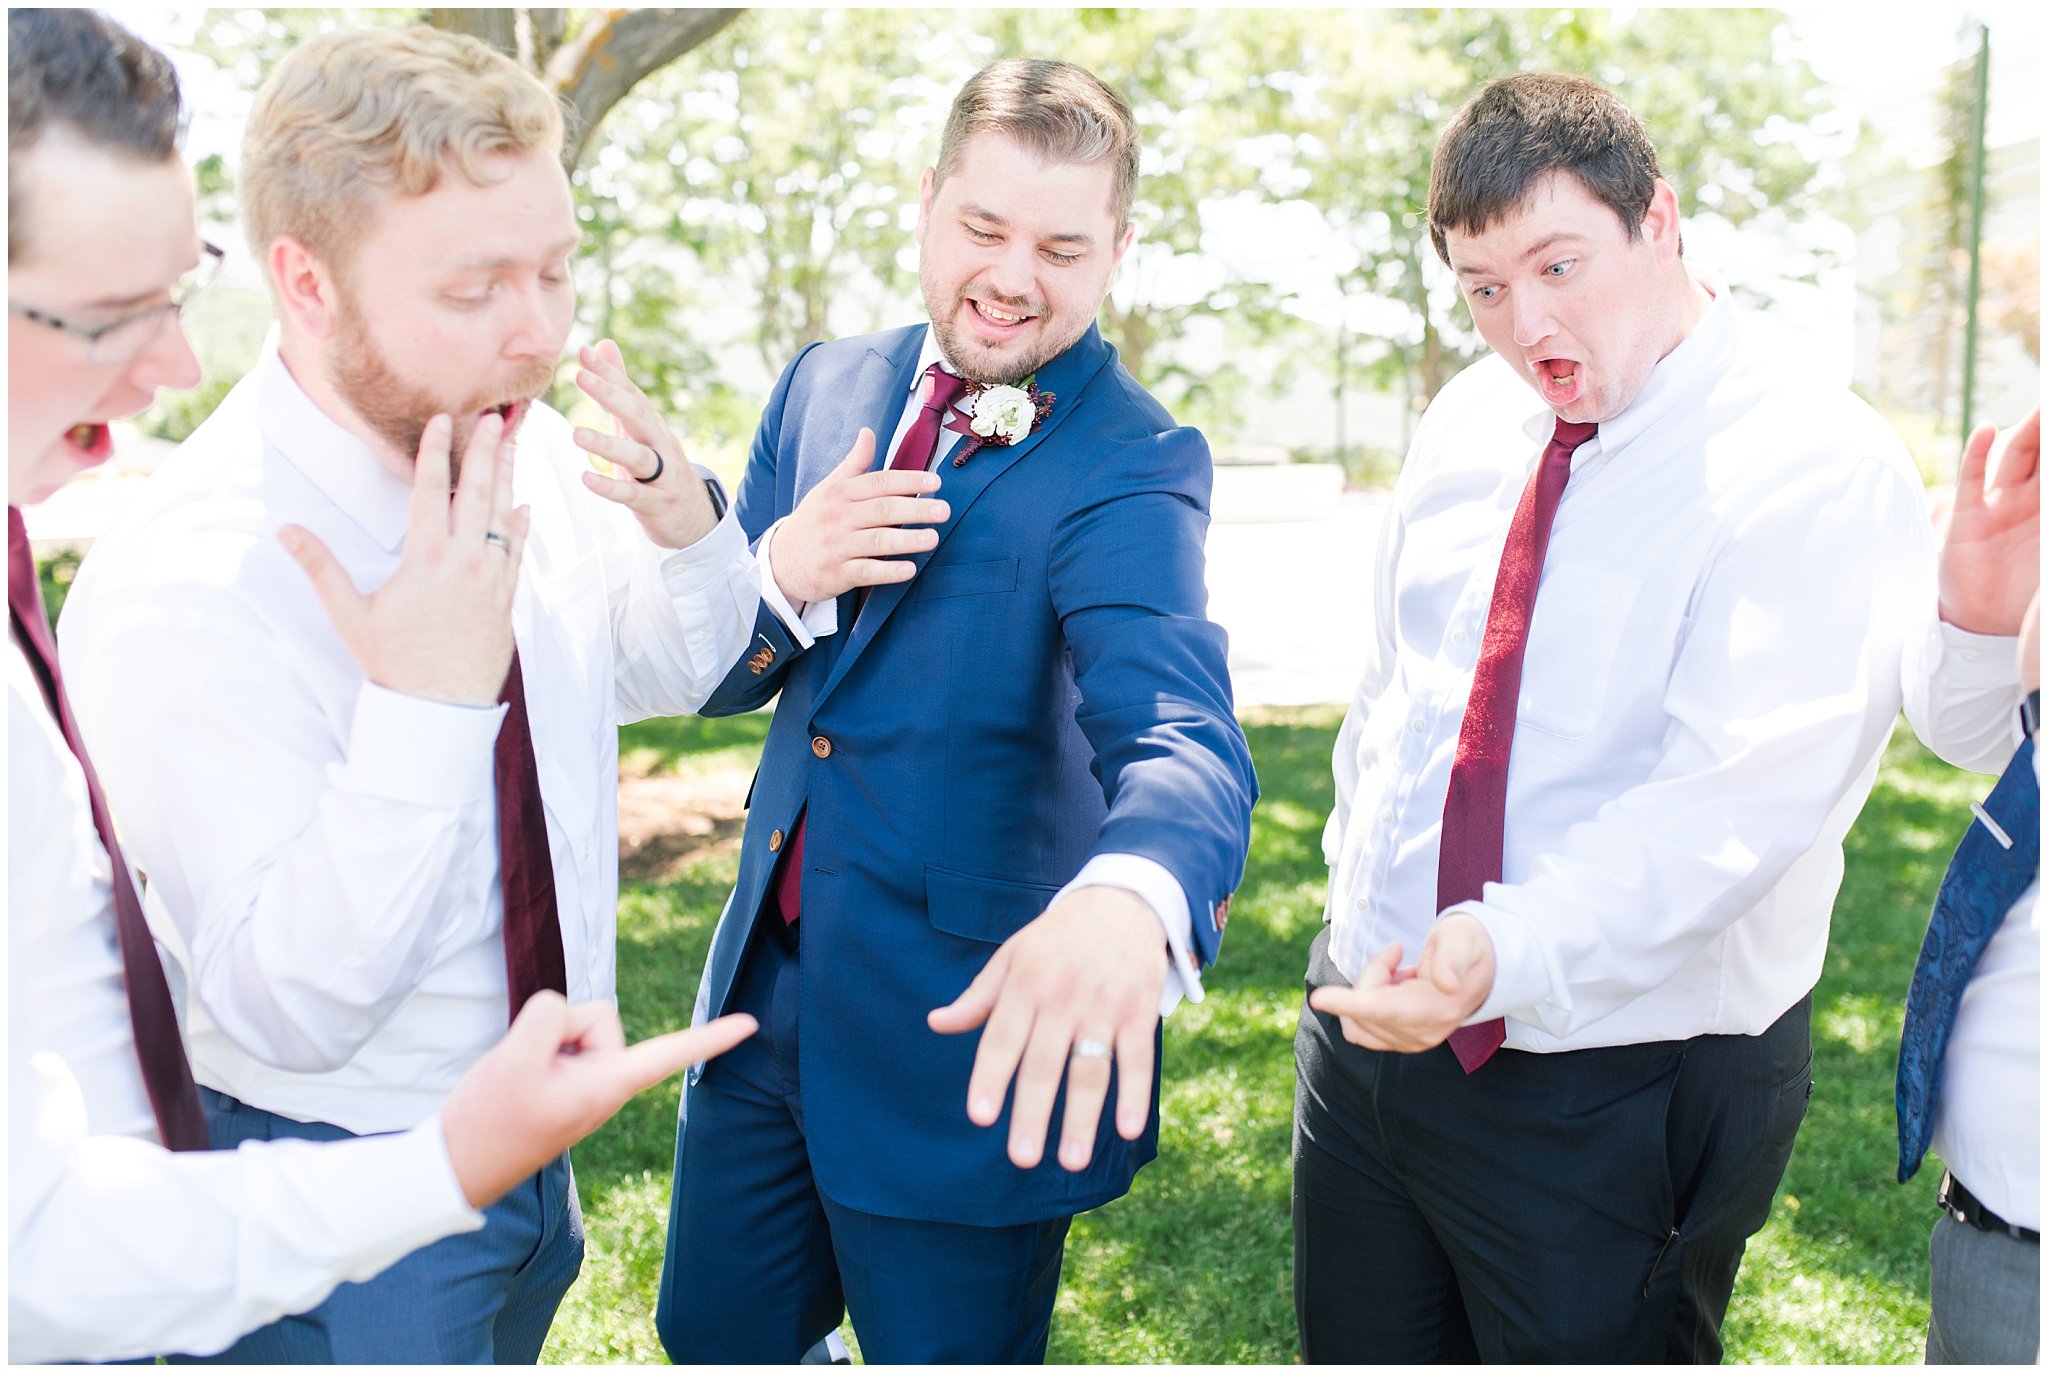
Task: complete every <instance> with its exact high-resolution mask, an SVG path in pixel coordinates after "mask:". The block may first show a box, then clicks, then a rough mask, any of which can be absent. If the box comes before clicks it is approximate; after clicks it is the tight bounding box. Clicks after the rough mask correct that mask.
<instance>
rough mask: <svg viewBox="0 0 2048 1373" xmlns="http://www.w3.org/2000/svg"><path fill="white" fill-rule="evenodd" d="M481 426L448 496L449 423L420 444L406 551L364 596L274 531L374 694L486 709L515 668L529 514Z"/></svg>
mask: <svg viewBox="0 0 2048 1373" xmlns="http://www.w3.org/2000/svg"><path fill="white" fill-rule="evenodd" d="M504 428H505V426H504V422H503V421H502V420H500V419H499V418H498V417H497V416H496V415H494V414H492V415H485V416H484V417H483V418H482V419H481V420H479V421H478V422H477V425H476V428H475V430H474V431H473V432H472V433H471V435H470V439H469V446H468V448H467V449H465V450H464V452H463V455H462V477H461V480H460V481H459V482H458V483H457V485H456V487H455V498H454V500H453V501H451V500H450V499H449V497H448V471H449V452H448V448H449V442H450V433H451V430H452V426H451V424H450V422H449V419H448V416H446V415H436V416H434V418H433V419H432V420H431V421H429V422H428V424H427V427H426V431H425V432H424V433H423V434H422V435H421V436H420V451H419V458H418V461H417V463H416V464H415V465H414V468H413V479H412V504H411V513H410V515H409V517H408V521H407V524H406V533H405V552H404V553H403V554H402V555H401V556H400V558H399V562H398V570H397V571H396V572H394V573H392V574H391V578H390V580H388V581H386V582H385V583H384V585H383V586H381V587H379V588H378V589H377V590H375V591H373V592H371V593H370V594H369V595H367V596H365V595H363V594H361V593H360V592H358V591H357V590H356V588H355V584H354V583H353V582H351V581H350V580H349V576H348V573H347V572H346V571H345V570H343V568H342V566H341V564H340V563H339V562H337V561H336V560H335V557H334V555H333V554H332V553H330V552H328V550H327V546H326V545H325V544H323V543H321V542H320V540H319V539H318V538H316V537H314V535H313V534H312V533H311V532H310V531H308V530H306V529H303V528H301V527H300V526H298V525H295V524H288V525H286V526H284V527H283V528H282V529H280V530H278V532H277V537H278V541H279V542H280V543H282V544H283V545H284V546H285V550H286V551H287V552H289V553H290V554H291V555H292V557H293V558H294V559H296V560H297V561H298V564H299V566H300V567H302V568H304V569H305V570H306V575H307V576H308V577H310V578H311V579H312V581H313V591H314V593H315V594H316V595H318V596H319V598H320V603H321V604H322V605H323V606H325V607H326V608H327V618H328V619H329V620H330V621H332V622H333V624H334V629H335V632H336V633H337V634H339V635H340V636H341V641H342V642H343V643H344V644H346V645H348V651H349V653H350V655H351V656H353V657H354V658H355V660H356V664H357V666H359V667H360V668H362V670H363V675H364V676H365V677H367V678H369V679H370V680H371V681H373V682H375V683H376V684H377V685H379V686H382V687H388V688H390V689H391V690H393V691H400V692H404V693H405V694H407V695H409V696H423V697H426V698H428V699H430V700H436V701H449V702H453V703H455V704H457V705H469V706H487V705H491V704H494V703H495V702H496V701H497V699H498V693H499V691H500V690H501V689H503V687H504V685H505V673H506V670H507V669H508V668H510V667H511V665H512V593H513V592H514V591H515V590H516V589H517V588H518V585H519V558H520V555H521V554H522V553H523V552H524V551H525V549H526V530H527V525H528V522H529V517H530V516H529V512H528V511H527V510H526V509H525V508H524V507H521V508H519V509H517V510H515V509H513V508H512V447H511V445H510V444H507V443H505V442H504V441H503V440H504Z"/></svg>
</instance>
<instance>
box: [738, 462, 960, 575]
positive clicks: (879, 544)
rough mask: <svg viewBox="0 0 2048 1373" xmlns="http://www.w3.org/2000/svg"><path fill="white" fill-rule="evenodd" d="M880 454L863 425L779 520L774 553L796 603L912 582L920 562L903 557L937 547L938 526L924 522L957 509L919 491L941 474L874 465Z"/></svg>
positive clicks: (928, 489) (932, 487) (935, 484)
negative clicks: (844, 451)
mask: <svg viewBox="0 0 2048 1373" xmlns="http://www.w3.org/2000/svg"><path fill="white" fill-rule="evenodd" d="M874 461H875V435H874V431H873V430H869V429H863V430H861V431H860V437H859V438H857V439H855V440H854V443H853V447H852V448H851V449H850V450H849V451H848V452H847V454H846V457H845V458H844V459H843V460H842V461H841V462H840V464H839V466H837V467H836V468H834V469H833V470H832V474H831V475H830V476H828V477H826V478H825V480H823V481H821V482H819V483H818V484H817V485H816V486H814V487H812V488H811V489H810V490H809V491H807V492H805V493H804V498H803V499H802V500H801V501H799V502H798V503H797V507H796V509H795V510H792V511H791V512H790V513H789V517H788V518H787V519H785V520H783V521H782V523H781V524H780V525H778V526H776V530H775V537H774V539H773V540H772V541H771V542H770V545H769V553H768V561H769V564H770V567H771V570H772V571H773V572H774V574H775V585H776V586H777V587H779V588H781V590H782V594H783V595H784V596H786V597H787V598H788V599H789V602H790V604H791V605H793V606H796V607H798V608H801V607H803V606H805V605H808V604H810V603H811V602H812V601H829V600H831V599H832V598H833V597H834V596H838V595H840V594H842V593H844V592H848V591H851V590H853V589H854V588H855V587H857V586H886V585H888V584H889V583H891V582H907V581H909V580H910V578H911V576H912V575H913V574H914V573H915V572H916V571H917V566H916V564H914V563H909V562H905V561H904V558H905V557H906V556H907V555H908V554H912V553H923V552H925V551H927V550H929V549H933V548H936V547H938V544H939V535H938V531H936V530H933V529H926V528H922V527H920V526H924V525H933V524H944V523H945V522H946V519H947V517H948V516H950V515H951V514H952V513H953V512H952V509H951V508H950V507H949V506H948V505H947V504H946V503H945V502H944V501H942V500H938V499H935V498H934V499H920V498H921V497H930V496H931V493H932V492H934V491H937V490H938V489H939V479H938V477H936V476H935V475H933V474H932V473H930V472H918V471H895V470H892V469H889V468H884V469H882V470H881V471H879V472H870V471H869V470H868V469H869V468H870V467H872V466H873V465H874ZM906 525H907V526H911V527H910V528H905V527H904V526H906Z"/></svg>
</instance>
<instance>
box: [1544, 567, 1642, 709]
mask: <svg viewBox="0 0 2048 1373" xmlns="http://www.w3.org/2000/svg"><path fill="white" fill-rule="evenodd" d="M1640 588H1641V583H1639V582H1637V581H1636V580H1635V579H1633V578H1631V577H1623V576H1620V575H1618V574H1616V573H1613V572H1602V571H1599V570H1598V569H1595V568H1591V567H1584V566H1581V565H1580V564H1578V563H1558V564H1556V565H1555V566H1552V567H1549V568H1546V569H1545V570H1544V574H1543V586H1542V589H1541V590H1540V591H1539V592H1538V593H1537V597H1536V613H1535V615H1534V616H1533V617H1532V619H1531V621H1530V624H1529V646H1528V650H1527V652H1526V653H1525V654H1524V655H1523V658H1522V696H1521V702H1520V705H1519V706H1518V708H1517V711H1516V716H1515V720H1516V723H1517V725H1527V726H1529V727H1530V728H1532V729H1539V730H1542V731H1543V732H1544V733H1546V734H1552V735H1555V736H1557V737H1558V738H1560V739H1583V738H1585V737H1586V736H1587V735H1588V734H1590V733H1592V732H1593V728H1594V726H1595V725H1597V724H1598V723H1599V721H1600V713H1601V710H1602V709H1603V708H1604V706H1605V705H1606V702H1607V700H1608V697H1609V695H1610V693H1611V692H1612V690H1613V679H1614V671H1615V665H1616V663H1617V662H1618V661H1619V659H1620V656H1621V640H1622V636H1623V634H1624V633H1625V632H1626V630H1627V628H1628V619H1629V612H1630V611H1632V610H1633V609H1634V608H1635V603H1636V593H1637V591H1638V590H1639V589H1640Z"/></svg>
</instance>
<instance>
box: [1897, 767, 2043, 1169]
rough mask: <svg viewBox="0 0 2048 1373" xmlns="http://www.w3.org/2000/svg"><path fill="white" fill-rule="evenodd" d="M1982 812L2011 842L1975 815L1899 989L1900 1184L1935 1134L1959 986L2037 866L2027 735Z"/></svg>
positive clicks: (2036, 816) (2034, 784)
mask: <svg viewBox="0 0 2048 1373" xmlns="http://www.w3.org/2000/svg"><path fill="white" fill-rule="evenodd" d="M1984 810H1985V812H1986V813H1987V814H1989V815H1990V816H1991V818H1992V820H1994V821H1995V822H1996V823H1997V824H1998V826H1999V828H2001V829H2003V830H2004V831H2005V833H2006V835H2007V837H2008V838H2010V839H2011V840H2012V847H2011V848H2006V847H2005V846H2004V845H2002V844H2000V843H1999V842H1998V840H1997V839H1996V838H1995V837H1994V836H1993V835H1992V833H1991V831H1990V830H1989V829H1987V828H1986V827H1985V825H1984V823H1983V822H1982V821H1981V820H1979V821H1974V822H1972V824H1971V825H1970V829H1969V833H1967V834H1965V835H1964V836H1963V842H1962V843H1960V844H1958V845H1957V846H1956V856H1955V857H1954V858H1952V859H1950V860H1949V865H1948V874H1947V875H1946V876H1944V877H1943V878H1942V879H1941V890H1940V891H1939V892H1938V893H1936V894H1935V897H1934V914H1933V916H1932V917H1931V918H1930V919H1929V920H1928V922H1927V939H1926V941H1925V942H1923V943H1922V944H1921V945H1920V961H1919V963H1918V964H1916V965H1915V966H1914V968H1913V989H1912V991H1910V992H1909V993H1907V995H1906V1029H1905V1033H1904V1034H1903V1035H1901V1036H1900V1037H1899V1082H1898V1093H1897V1103H1898V1113H1899V1181H1900V1182H1904V1181H1905V1180H1906V1179H1907V1178H1909V1177H1912V1176H1913V1174H1914V1173H1916V1172H1918V1171H1919V1170H1920V1160H1921V1159H1922V1158H1924V1157H1925V1156H1926V1154H1927V1145H1928V1142H1929V1141H1931V1140H1932V1139H1933V1138H1934V1103H1935V1102H1936V1101H1938V1100H1940V1098H1941V1059H1942V1055H1943V1054H1944V1053H1946V1052H1947V1051H1948V1037H1949V1032H1950V1031H1952V1030H1953V1029H1955V1024H1956V1010H1957V1008H1958V1007H1960V1006H1961V1005H1962V1001H1963V988H1964V987H1966V986H1968V985H1969V981H1970V974H1971V972H1972V971H1973V970H1975V968H1976V966H1977V960H1978V958H1979V957H1981V956H1982V955H1983V953H1984V950H1985V948H1986V946H1988V945H1989V944H1990V943H1991V936H1992V935H1994V934H1996V933H1997V932H1998V927H1999V925H2000V924H2002V923H2003V922H2004V920H2005V913H2006V912H2007V911H2009V910H2011V909H2012V903H2013V902H2015V901H2017V900H2019V899H2020V896H2021V895H2022V894H2023V893H2024V892H2025V891H2026V889H2027V884H2028V883H2030V882H2032V881H2033V880H2034V879H2035V877H2036V876H2037V875H2038V874H2039V872H2040V868H2041V785H2040V783H2039V782H2038V781H2037V780H2036V779H2035V777H2034V741H2033V740H2031V739H2029V740H2027V741H2026V742H2025V743H2023V744H2021V745H2020V747H2019V751H2018V752H2017V753H2015V754H2013V756H2012V761H2011V762H2010V763H2007V764H2006V765H2005V772H2004V774H2003V775H2002V776H2001V777H2000V778H1999V779H1998V785H1997V786H1995V787H1993V788H1992V789H1991V795H1990V796H1988V797H1986V798H1985V800H1984Z"/></svg>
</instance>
